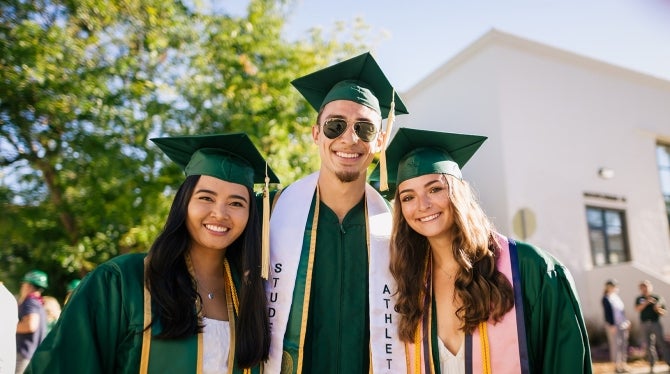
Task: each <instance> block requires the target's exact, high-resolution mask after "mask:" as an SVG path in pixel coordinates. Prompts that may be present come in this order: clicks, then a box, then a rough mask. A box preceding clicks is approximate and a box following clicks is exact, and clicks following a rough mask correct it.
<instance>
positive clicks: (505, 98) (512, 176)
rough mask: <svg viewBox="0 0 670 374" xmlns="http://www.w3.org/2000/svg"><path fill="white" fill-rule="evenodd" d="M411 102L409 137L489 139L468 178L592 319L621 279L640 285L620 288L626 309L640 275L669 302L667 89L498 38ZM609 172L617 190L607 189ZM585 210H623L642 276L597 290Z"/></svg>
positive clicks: (450, 66) (477, 47) (456, 62)
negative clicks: (556, 265) (560, 269)
mask: <svg viewBox="0 0 670 374" xmlns="http://www.w3.org/2000/svg"><path fill="white" fill-rule="evenodd" d="M403 98H404V100H405V101H406V102H407V104H408V108H410V112H411V113H410V115H409V120H408V121H407V120H406V121H405V122H406V123H407V126H410V127H416V128H425V129H433V130H440V131H451V132H464V133H475V134H481V135H486V136H488V137H489V139H488V140H487V142H486V143H485V144H484V146H483V147H482V149H481V151H479V152H478V153H477V154H476V155H475V156H474V157H473V159H472V160H471V161H470V162H469V163H468V165H466V166H465V168H464V176H465V178H466V179H468V180H470V181H471V182H472V184H473V185H474V186H475V188H476V189H477V191H478V192H479V194H480V200H481V203H482V206H483V207H484V209H485V210H486V212H487V213H488V214H489V215H491V216H492V218H493V220H494V223H495V224H496V226H497V227H498V229H499V230H500V231H501V232H503V233H505V234H508V235H510V236H513V237H516V238H520V237H522V235H523V232H522V231H521V230H519V225H518V224H517V225H516V226H515V221H514V220H515V214H518V212H519V211H520V210H521V209H522V208H526V211H525V212H526V214H525V219H526V234H527V236H526V237H523V238H522V239H526V241H528V242H531V243H533V244H536V245H538V246H540V247H542V248H544V249H546V250H548V251H549V252H551V253H552V254H554V255H555V256H556V257H557V258H558V259H559V260H561V261H562V262H563V263H564V264H565V265H566V266H567V267H568V268H569V269H570V271H571V272H572V273H573V276H574V278H575V283H576V285H577V288H578V292H579V294H580V297H581V299H582V303H583V307H584V312H585V315H587V317H591V318H600V319H602V317H601V315H602V310H601V306H600V297H601V296H602V289H603V287H602V285H603V284H604V282H605V279H606V278H607V277H615V276H616V275H617V274H624V275H625V274H629V277H631V278H633V277H636V279H630V280H627V279H619V280H620V281H622V282H629V283H631V284H634V285H635V287H633V289H632V291H631V292H630V293H631V294H630V295H628V294H627V293H628V292H626V294H623V293H622V297H623V298H624V300H625V301H627V300H629V299H630V300H632V299H633V298H634V296H635V294H636V292H637V287H636V286H637V284H638V283H639V281H640V279H638V278H639V277H640V276H642V275H648V277H649V278H652V279H657V280H662V283H663V284H660V285H657V287H656V290H657V291H659V292H662V293H665V294H666V295H667V297H669V298H670V283H668V278H667V277H668V274H670V271H669V265H670V234H669V232H668V223H667V218H666V214H665V205H664V202H663V197H662V193H661V189H660V182H659V178H658V169H657V163H656V153H655V152H656V142H657V141H658V140H659V139H669V138H670V105H668V103H670V82H667V81H663V80H660V79H656V78H653V77H649V76H645V75H642V74H639V73H635V72H632V71H629V70H625V69H621V68H618V67H615V66H612V65H608V64H605V63H603V62H600V61H595V60H591V59H588V58H585V57H581V56H577V55H574V54H572V53H569V52H566V51H561V50H557V49H554V48H551V47H548V46H544V45H540V44H537V43H534V42H530V41H527V40H524V39H521V38H517V37H515V36H511V35H509V34H505V33H501V32H498V31H495V30H494V31H492V32H490V33H488V34H487V35H485V36H483V37H482V38H481V39H480V40H478V41H476V42H475V43H473V45H471V46H470V47H468V48H467V49H466V50H465V51H463V52H462V53H461V54H459V55H458V56H456V57H455V58H454V59H453V60H451V61H449V62H447V63H446V64H445V65H444V66H443V67H441V68H439V69H438V70H437V71H436V72H434V73H432V74H430V75H429V76H428V77H427V78H426V79H425V80H423V81H422V82H419V83H418V84H417V85H416V86H415V87H413V88H411V89H410V90H409V91H408V92H407V93H406V94H405V95H404V96H403ZM602 167H607V168H610V169H612V170H613V171H614V173H615V176H614V178H611V179H603V178H601V177H599V175H598V170H599V169H600V168H602ZM585 193H589V194H590V195H602V196H606V197H607V198H602V197H586V196H585ZM586 205H593V206H597V207H606V208H616V209H623V210H625V212H626V220H627V222H626V223H627V225H626V226H627V230H628V235H629V237H628V244H629V248H630V257H631V260H632V261H631V262H630V263H629V264H628V266H629V267H632V268H634V269H632V270H630V271H623V272H621V271H617V272H612V274H610V272H608V271H606V269H605V271H604V270H603V268H602V267H601V268H598V269H596V270H598V271H597V272H596V274H597V275H598V276H596V277H595V279H594V275H593V274H591V273H590V272H591V271H592V270H594V269H593V260H592V255H591V251H590V243H589V237H588V227H587V222H586V212H585V209H586V208H585V207H586ZM517 218H518V217H517ZM533 218H534V219H533ZM533 222H534V223H535V227H533V225H532V224H533ZM515 228H516V230H515ZM640 269H644V271H641V270H640ZM600 278H602V279H600ZM626 289H628V288H626ZM622 291H623V288H622ZM666 291H667V292H666ZM630 311H631V313H634V311H633V309H632V305H631V307H630Z"/></svg>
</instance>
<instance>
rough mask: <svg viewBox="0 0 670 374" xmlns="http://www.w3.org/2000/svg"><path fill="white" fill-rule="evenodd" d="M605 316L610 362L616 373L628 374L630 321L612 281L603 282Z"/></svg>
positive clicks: (615, 283) (615, 284)
mask: <svg viewBox="0 0 670 374" xmlns="http://www.w3.org/2000/svg"><path fill="white" fill-rule="evenodd" d="M602 304H603V312H604V314H605V332H606V333H607V343H608V345H609V349H610V360H611V361H612V362H613V363H614V368H615V371H616V372H617V373H628V372H629V371H628V368H627V367H626V361H627V360H628V334H629V331H630V321H629V320H628V319H627V318H626V313H625V310H624V309H625V308H624V303H623V300H621V297H619V287H618V283H617V281H616V280H614V279H610V280H608V281H607V282H605V291H604V292H603V298H602Z"/></svg>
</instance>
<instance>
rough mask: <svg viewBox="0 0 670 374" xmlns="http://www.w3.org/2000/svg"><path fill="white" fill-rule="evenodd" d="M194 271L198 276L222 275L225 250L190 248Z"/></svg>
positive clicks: (215, 276)
mask: <svg viewBox="0 0 670 374" xmlns="http://www.w3.org/2000/svg"><path fill="white" fill-rule="evenodd" d="M189 255H190V256H191V263H192V264H193V271H194V272H195V273H196V274H195V275H196V276H198V277H213V278H217V277H221V276H222V274H223V260H224V258H225V255H226V252H225V251H216V252H213V251H202V250H195V249H193V248H191V250H189Z"/></svg>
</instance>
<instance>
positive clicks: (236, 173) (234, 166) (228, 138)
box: [151, 133, 279, 188]
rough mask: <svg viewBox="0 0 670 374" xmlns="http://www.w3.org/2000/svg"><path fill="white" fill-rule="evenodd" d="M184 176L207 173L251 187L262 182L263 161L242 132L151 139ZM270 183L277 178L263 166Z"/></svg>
mask: <svg viewBox="0 0 670 374" xmlns="http://www.w3.org/2000/svg"><path fill="white" fill-rule="evenodd" d="M151 141H152V142H154V143H155V144H156V145H157V146H158V147H159V148H160V149H161V150H162V151H163V152H165V154H166V155H167V156H168V157H169V158H170V159H171V160H172V161H174V162H175V163H176V164H177V165H179V166H180V167H181V168H182V169H184V172H185V173H186V175H187V176H189V175H209V176H211V177H215V178H219V179H221V180H224V181H227V182H233V183H238V184H242V185H244V186H247V187H249V188H253V186H254V183H265V175H266V162H265V159H264V158H263V156H261V154H260V153H259V152H258V149H256V146H255V145H254V144H253V143H252V142H251V140H250V139H249V137H248V136H247V135H246V134H244V133H232V134H216V135H190V136H189V135H186V136H173V137H166V138H153V139H151ZM267 176H268V177H269V178H270V181H269V182H270V183H279V178H277V176H276V175H275V173H274V172H273V171H272V169H270V167H269V166H267Z"/></svg>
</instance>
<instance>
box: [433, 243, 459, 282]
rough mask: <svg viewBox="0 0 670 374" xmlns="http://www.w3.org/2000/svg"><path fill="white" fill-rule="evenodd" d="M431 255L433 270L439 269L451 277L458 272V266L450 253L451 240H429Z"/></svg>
mask: <svg viewBox="0 0 670 374" xmlns="http://www.w3.org/2000/svg"><path fill="white" fill-rule="evenodd" d="M429 243H430V250H431V255H432V258H433V260H432V261H433V268H435V269H440V270H441V271H443V272H446V273H447V274H449V275H451V276H455V275H456V273H457V272H458V268H459V266H460V265H459V264H458V262H456V259H455V258H454V253H453V251H452V248H451V245H452V242H451V240H447V239H442V240H437V239H433V240H429Z"/></svg>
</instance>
